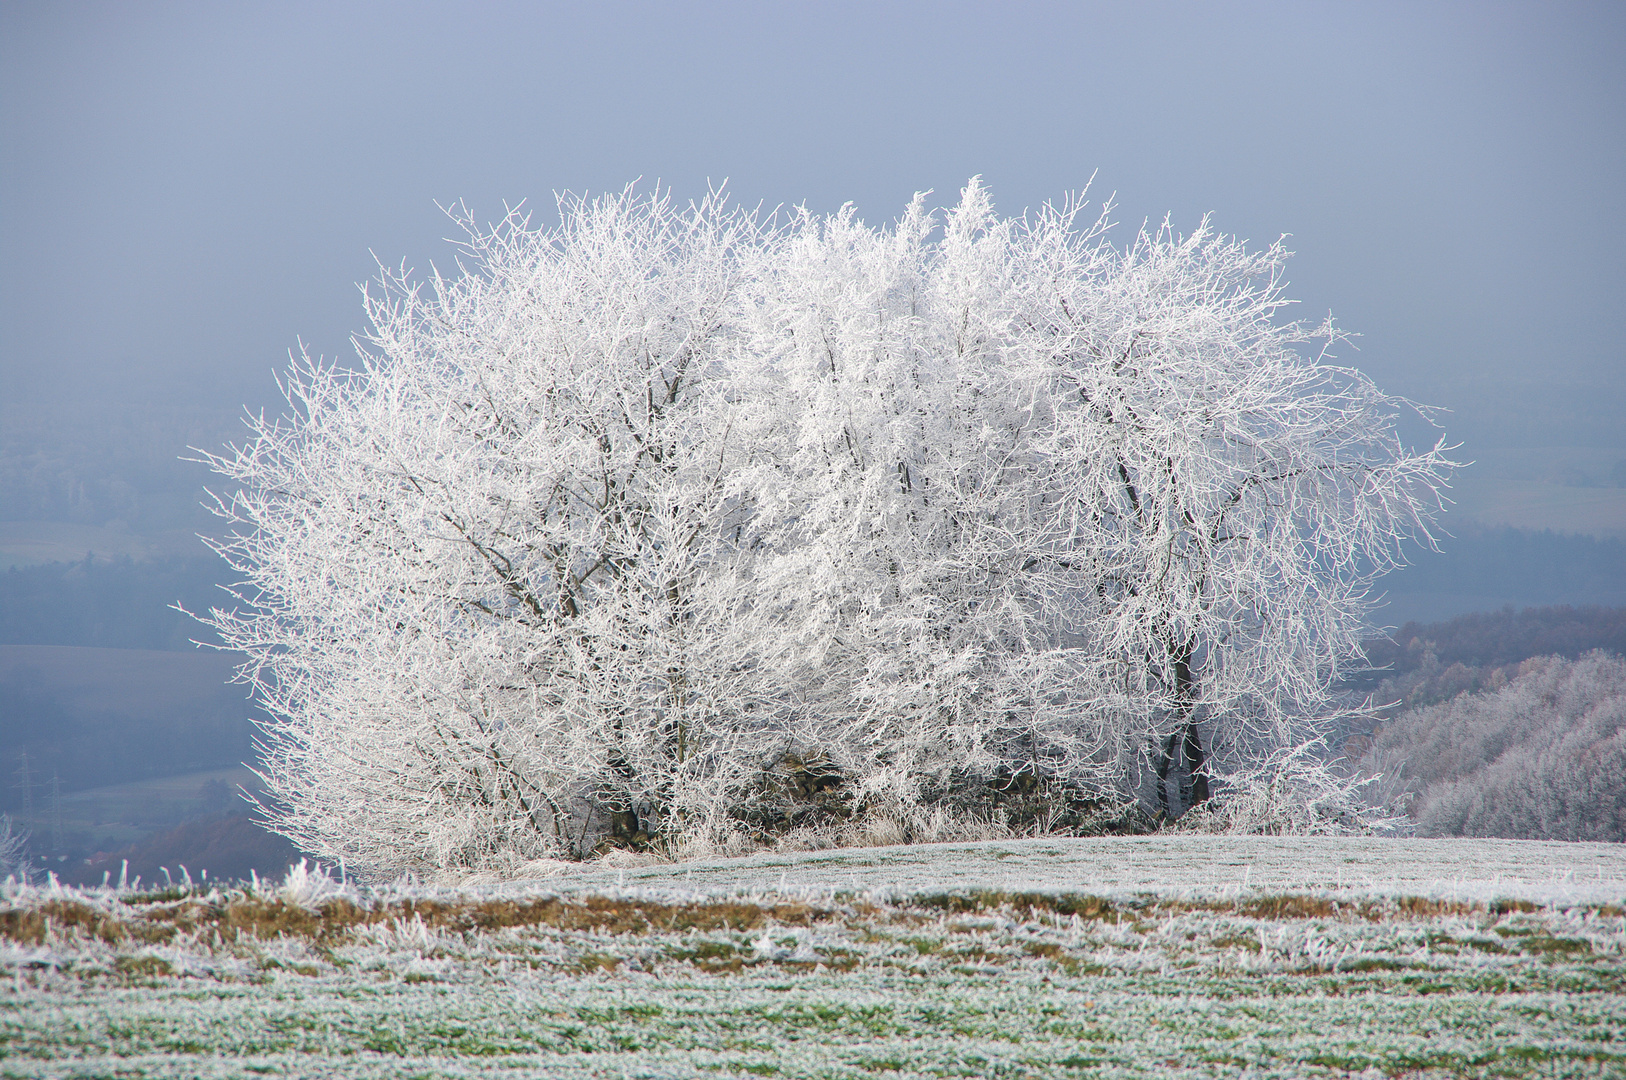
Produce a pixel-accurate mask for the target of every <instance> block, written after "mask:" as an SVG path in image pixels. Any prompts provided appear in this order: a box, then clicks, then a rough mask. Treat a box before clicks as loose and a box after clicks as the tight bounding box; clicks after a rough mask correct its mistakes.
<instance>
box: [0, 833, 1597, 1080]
mask: <svg viewBox="0 0 1626 1080" xmlns="http://www.w3.org/2000/svg"><path fill="white" fill-rule="evenodd" d="M1623 855H1626V852H1621V851H1620V850H1618V849H1613V848H1609V847H1606V846H1602V845H1567V844H1538V843H1509V842H1502V841H1488V842H1481V841H1394V840H1382V841H1373V840H1351V839H1345V838H1318V839H1313V840H1306V839H1297V838H1293V839H1279V840H1278V839H1269V838H1240V837H1154V838H1147V839H1144V840H1135V839H1129V838H1125V839H1118V840H1112V841H1078V840H1067V841H1024V842H1019V843H1010V842H1003V843H988V844H979V845H943V846H938V847H925V848H896V849H873V850H864V851H828V852H813V853H804V854H802V855H799V856H798V855H779V856H771V857H769V856H760V857H757V858H754V859H747V860H738V861H735V862H733V863H724V862H717V863H710V864H699V865H695V866H692V867H691V866H683V867H671V866H662V867H655V866H643V867H622V868H619V869H617V868H613V867H602V866H600V867H596V868H591V869H586V870H582V871H579V872H578V873H577V874H576V875H574V876H570V877H563V876H561V877H556V878H554V879H552V880H548V881H540V882H525V883H519V882H516V883H510V884H506V885H501V886H489V887H470V888H464V889H454V888H450V887H445V886H441V887H427V886H420V885H414V884H412V883H409V882H400V883H395V884H393V885H391V886H388V887H384V888H378V889H365V888H360V887H358V886H356V885H354V884H347V883H342V882H337V881H334V880H333V879H332V878H330V877H328V876H326V875H324V874H322V873H320V872H311V871H310V870H309V869H305V870H302V871H299V872H296V873H293V874H291V875H290V876H289V877H288V878H287V879H286V880H285V881H283V882H280V883H275V884H267V885H264V886H262V887H261V888H260V889H259V890H251V891H249V892H246V893H227V892H223V891H218V890H217V891H214V892H211V893H205V894H194V895H189V896H182V895H178V894H176V893H167V894H159V895H156V896H155V895H147V896H145V897H143V896H139V895H132V894H131V893H129V892H126V893H118V892H116V891H113V890H71V889H53V888H51V887H50V886H46V887H44V888H21V887H18V886H16V885H12V886H9V887H8V888H7V889H6V890H5V893H4V898H3V900H4V902H3V903H0V929H4V930H5V933H4V934H3V935H0V1076H5V1077H104V1076H119V1077H194V1076H195V1077H249V1076H265V1075H281V1076H342V1077H385V1076H388V1077H402V1076H434V1077H499V1076H508V1077H512V1076H536V1075H546V1076H550V1077H552V1076H560V1077H617V1078H619V1077H648V1078H656V1077H661V1078H665V1077H701V1076H706V1077H718V1076H723V1077H749V1076H795V1077H873V1076H900V1077H913V1076H936V1077H944V1076H950V1077H952V1076H966V1077H982V1076H1012V1077H1015V1076H1035V1077H1037V1076H1090V1077H1164V1076H1169V1077H1249V1078H1254V1077H1258V1078H1266V1077H1280V1078H1289V1077H1293V1078H1297V1077H1311V1076H1327V1077H1347V1076H1361V1077H1372V1078H1376V1077H1380V1076H1406V1077H1429V1076H1440V1077H1445V1076H1451V1077H1457V1076H1506V1077H1522V1076H1529V1075H1540V1076H1558V1077H1603V1076H1619V1075H1623V1074H1626V1038H1623V1033H1626V962H1623V961H1626V914H1623V912H1622V905H1621V901H1622V899H1623V893H1626V890H1622V888H1621V886H1620V884H1619V882H1620V881H1621V879H1622V877H1623V876H1626V875H1623V874H1622V872H1621V871H1622V856H1623ZM1092 859H1093V860H1094V862H1093V863H1092ZM1181 859H1186V860H1187V861H1188V863H1189V865H1188V866H1186V867H1185V868H1184V869H1183V870H1176V869H1173V868H1170V867H1169V866H1168V865H1167V864H1169V863H1174V862H1177V861H1179V860H1181ZM1351 860H1352V861H1351ZM1384 867H1387V868H1388V869H1387V872H1388V873H1389V874H1390V875H1391V876H1390V879H1389V881H1388V884H1387V885H1386V884H1385V883H1384V880H1383V879H1382V878H1380V877H1378V873H1379V872H1380V870H1381V869H1382V868H1384ZM1086 873H1087V874H1088V876H1086ZM1610 882H1614V883H1615V884H1613V885H1611V884H1610ZM1611 889H1612V890H1613V891H1612V892H1611V891H1610V890H1611ZM1606 895H1607V897H1608V898H1607V899H1605V898H1604V897H1605V896H1606ZM1085 896H1093V897H1096V898H1097V899H1091V900H1088V901H1086V900H1085V899H1083V898H1084V897H1085ZM742 897H743V898H745V899H741V898H742ZM1408 897H1410V898H1424V899H1421V900H1419V899H1407V898H1408ZM1541 897H1545V898H1546V899H1540V898H1541ZM505 898H506V899H505ZM548 898H552V899H551V900H550V899H548ZM519 900H524V901H525V902H528V903H533V904H539V905H542V906H540V907H536V908H534V909H526V910H533V911H544V910H545V911H547V912H552V913H553V914H551V915H547V916H546V917H543V916H535V917H526V918H516V919H515V920H513V922H512V924H511V925H488V926H486V927H485V928H480V927H479V926H475V925H473V923H472V921H471V919H470V918H461V919H460V918H459V917H458V912H460V911H474V910H475V908H476V907H477V906H478V905H481V904H484V905H486V908H485V909H481V910H487V911H498V910H501V911H515V910H520V909H519V908H517V907H515V906H514V903H517V902H518V901H519ZM509 901H513V902H514V903H509V905H508V906H507V907H504V906H503V904H504V903H507V902H509ZM659 901H664V902H667V903H671V902H672V901H682V902H683V906H677V907H661V906H660V904H659V903H658V902H659ZM549 904H552V905H553V906H551V907H550V906H548V905H549ZM233 905H240V906H242V907H243V909H244V910H249V909H252V910H254V911H259V912H261V913H265V912H270V913H272V914H276V913H287V912H294V913H296V914H297V913H298V912H305V913H307V915H309V913H312V912H315V913H319V914H316V915H310V916H309V918H307V919H306V921H305V923H303V924H299V927H303V928H302V929H301V928H298V927H296V928H295V929H290V930H284V931H283V932H278V933H271V932H269V931H266V932H263V933H260V934H249V933H246V932H245V933H233V932H232V931H231V927H232V925H234V923H233V916H232V914H231V913H232V911H233V910H234V908H233ZM459 905H462V907H460V906H459ZM639 905H643V906H642V907H640V906H639ZM708 905H710V906H709V907H708ZM589 910H591V911H595V912H598V913H599V915H600V916H602V918H601V919H600V921H599V922H598V923H595V924H592V925H588V922H583V921H581V920H580V919H578V920H577V921H576V922H572V921H571V919H569V918H563V917H560V916H559V915H558V913H559V912H560V911H566V912H574V913H576V914H577V915H580V914H582V913H584V912H588V911H589ZM75 912H78V914H77V915H76V914H74V913H75ZM640 912H642V913H643V915H642V916H639V913H640ZM53 913H54V914H53ZM86 913H89V914H93V915H96V916H97V917H101V918H104V919H105V920H111V921H108V922H104V923H102V924H95V923H94V922H93V921H89V920H88V919H87V916H86ZM346 913H348V915H347V914H346ZM362 914H365V915H366V917H365V918H363V917H362ZM40 916H49V917H50V918H52V919H53V920H54V921H52V922H50V923H49V924H46V925H44V926H43V928H41V929H39V932H38V933H35V934H33V935H32V936H31V935H30V934H29V933H28V932H25V927H26V926H28V925H34V926H36V927H38V926H39V923H38V917H40ZM629 916H639V917H629ZM645 916H649V917H645ZM30 917H34V918H35V919H36V922H35V923H33V924H30V923H28V922H27V920H28V918H30ZM347 918H348V920H349V921H346V919H347ZM76 920H77V922H76ZM120 920H122V921H120ZM590 921H591V920H589V922H590ZM113 922H118V925H120V926H125V927H128V928H130V929H129V932H123V931H121V932H118V933H115V932H112V931H111V930H109V929H108V927H109V926H111V925H113ZM235 925H239V926H241V925H246V924H244V923H243V922H242V920H241V919H239V920H237V923H236V924H235ZM267 925H270V924H267ZM287 925H288V926H290V927H293V926H295V924H294V923H288V924H287ZM98 926H99V927H100V929H98V928H97V927H98ZM142 927H147V928H148V929H149V930H150V929H151V928H152V927H160V928H163V927H168V928H171V929H168V930H165V932H164V933H162V934H159V933H155V932H145V931H143V930H142V929H141V928H142Z"/></svg>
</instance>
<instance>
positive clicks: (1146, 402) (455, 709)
mask: <svg viewBox="0 0 1626 1080" xmlns="http://www.w3.org/2000/svg"><path fill="white" fill-rule="evenodd" d="M1083 210H1084V205H1083V203H1082V202H1080V201H1078V200H1069V201H1067V202H1066V203H1064V204H1062V205H1060V206H1047V207H1045V208H1044V209H1042V210H1040V211H1038V212H1036V213H1033V214H1029V215H1027V216H1025V217H1023V218H1020V219H1008V218H1000V217H998V216H997V215H996V214H995V213H994V211H993V209H992V205H991V203H990V200H989V198H988V194H987V192H986V190H985V189H984V188H983V187H982V186H981V185H980V184H979V183H978V182H977V181H975V180H973V181H972V182H971V183H970V184H969V185H968V186H967V188H966V189H965V191H964V192H963V193H962V197H961V200H960V202H959V203H958V204H957V205H956V206H954V207H953V208H951V209H949V210H948V211H946V212H944V213H941V214H936V213H932V212H928V211H927V209H926V207H925V202H924V199H923V198H921V197H917V198H916V199H915V201H914V202H913V203H912V204H911V205H910V206H909V207H908V208H907V209H906V211H905V213H904V214H903V216H902V217H901V218H900V219H899V220H898V221H897V222H896V223H895V224H894V225H892V226H889V227H882V228H876V227H871V226H867V225H865V224H864V223H863V222H861V221H860V220H859V219H858V218H857V217H856V215H855V214H854V212H853V211H852V210H851V208H847V209H844V210H842V211H841V212H839V213H837V214H834V215H830V216H826V217H821V216H818V215H814V214H811V213H808V212H805V211H800V212H797V213H794V214H792V215H790V216H789V217H788V218H784V219H763V218H760V217H758V216H755V215H753V214H751V213H747V212H744V211H741V210H739V209H736V208H733V207H731V206H729V205H728V203H727V201H726V200H725V199H724V198H722V197H721V196H720V195H718V194H715V193H714V194H712V195H711V196H709V197H708V198H706V199H705V200H702V201H701V202H699V203H696V204H691V205H689V206H686V207H679V206H677V205H676V204H674V202H673V201H672V200H671V198H670V196H669V194H667V193H664V192H658V191H657V192H655V193H653V194H649V195H642V194H639V193H637V192H635V191H633V190H631V189H628V190H627V191H624V192H622V193H620V194H616V195H608V196H602V197H600V198H597V199H593V200H587V199H581V198H565V199H563V200H561V202H560V206H559V211H560V213H559V224H557V225H555V226H552V227H542V228H538V227H533V226H532V225H531V223H530V222H529V220H528V219H527V218H525V217H524V216H522V215H519V214H514V215H511V216H510V217H509V218H508V219H506V220H505V221H504V222H502V223H501V224H499V225H498V226H496V227H494V228H490V229H481V228H477V227H475V226H474V225H473V224H472V222H465V225H466V228H467V234H466V239H465V241H464V243H463V247H462V252H461V255H462V260H461V261H460V263H459V272H458V273H457V274H456V275H455V276H449V277H448V276H441V275H438V274H437V275H433V276H432V277H431V278H430V279H429V280H428V281H417V280H413V279H410V278H409V277H407V276H406V275H387V276H386V277H385V278H384V279H383V280H382V281H381V283H380V287H379V288H377V289H375V290H372V291H371V292H370V294H369V299H368V311H369V315H370V318H371V321H372V325H373V329H372V331H371V333H370V334H369V335H368V336H367V337H366V338H365V339H364V340H363V341H362V342H361V343H360V354H361V362H360V364H359V366H357V367H353V368H347V367H340V366H338V365H336V364H334V363H331V362H324V361H320V360H312V359H310V358H309V357H301V358H299V360H298V362H297V363H296V364H295V366H294V368H293V370H292V371H291V373H290V374H289V376H288V379H287V382H286V390H287V396H288V400H289V402H290V404H291V411H290V413H289V414H288V415H287V416H284V417H282V418H266V417H257V418H254V419H253V421H252V423H251V429H252V430H251V437H250V439H249V440H248V441H246V442H245V443H244V444H243V445H241V446H237V447H233V448H230V449H229V450H227V451H226V452H224V453H221V454H217V455H211V456H210V461H211V462H212V464H213V465H214V467H215V468H216V469H217V470H218V471H219V472H221V473H222V474H224V475H225V476H226V477H227V478H228V479H229V480H231V481H233V482H234V486H233V488H232V489H231V490H229V491H228V493H227V494H225V495H224V496H223V497H222V498H221V499H220V500H219V502H218V510H219V512H220V513H221V514H223V515H224V516H225V517H226V518H227V519H228V520H229V521H231V522H232V523H233V525H234V526H235V529H234V531H233V534H232V536H231V537H230V538H229V539H228V540H226V541H225V542H223V543H221V544H220V545H219V547H218V550H219V551H220V552H221V554H223V555H224V556H225V557H226V558H227V560H228V561H230V563H231V564H232V566H233V567H234V568H235V569H236V570H237V571H238V573H239V574H240V575H241V576H242V578H243V581H244V582H245V584H244V585H243V586H241V587H240V588H239V589H238V591H237V596H238V600H239V604H238V606H237V607H236V608H235V609H233V610H225V609H220V610H216V611H215V612H213V614H212V615H211V617H210V621H211V622H212V624H213V625H214V626H216V627H217V628H218V630H219V631H220V633H221V634H222V636H223V637H224V639H225V640H226V642H227V643H228V645H230V646H231V647H233V648H237V649H241V650H242V651H244V652H245V653H247V654H248V656H249V658H250V659H249V662H248V664H247V665H246V666H245V668H244V675H245V677H246V678H248V679H250V680H251V681H252V682H253V683H254V685H255V687H256V689H257V692H258V695H259V697H260V698H261V700H262V701H263V702H264V704H265V707H266V708H267V710H268V711H269V712H270V713H271V715H272V716H273V717H275V718H276V719H275V720H274V722H272V723H270V724H268V725H266V726H265V727H264V729H263V743H264V746H263V761H264V764H263V768H264V771H265V775H266V779H267V781H268V784H269V787H270V790H271V791H272V792H273V794H274V797H275V801H274V802H273V803H270V804H268V805H269V806H270V807H271V813H272V815H273V821H274V824H275V826H276V827H277V828H278V829H279V830H281V831H283V832H285V833H286V834H287V835H288V836H290V837H291V838H293V839H294V840H296V841H297V842H299V843H300V844H301V845H302V846H304V847H306V848H307V849H308V850H311V851H314V852H316V853H319V854H322V855H327V856H329V857H334V858H343V859H345V860H346V862H347V863H348V864H349V865H350V866H352V867H357V868H361V869H364V870H368V871H371V872H376V873H385V872H398V871H402V870H420V871H427V872H452V871H456V870H457V869H459V868H463V869H469V868H501V867H504V866H512V865H515V864H516V863H518V862H523V861H524V860H527V859H536V858H546V857H558V856H569V855H576V856H579V855H581V854H584V853H586V852H588V851H591V850H593V849H594V848H595V847H596V846H598V845H600V844H601V843H603V842H604V841H605V840H606V839H608V840H610V841H613V842H620V843H639V844H656V845H659V846H661V847H663V848H664V849H665V850H666V851H668V852H669V853H672V854H684V853H697V852H706V851H719V850H723V851H727V850H741V849H742V848H744V847H746V846H749V845H750V844H751V843H753V842H761V841H762V840H764V839H766V838H768V837H769V836H770V835H772V834H775V833H783V832H784V831H785V830H787V829H792V828H799V827H808V828H826V829H829V828H836V827H847V828H852V827H855V826H856V824H857V823H861V822H864V821H872V822H873V821H876V820H881V819H885V820H887V821H890V822H893V823H895V824H896V825H897V826H898V829H899V830H900V835H903V836H909V835H923V834H924V833H923V832H922V830H925V831H930V830H931V829H932V828H937V829H938V832H939V834H940V833H941V828H942V827H943V823H944V822H949V823H951V824H952V823H954V822H960V823H962V824H964V823H966V822H967V821H969V820H970V819H972V818H978V817H979V815H980V819H981V820H982V822H983V824H985V825H987V824H990V823H994V824H997V821H996V819H998V818H999V816H1000V815H1001V814H1002V813H1003V812H1004V811H1002V810H1001V809H1000V806H999V799H998V798H997V797H996V798H994V799H992V801H988V800H987V799H983V800H982V801H980V802H979V801H978V800H979V798H981V795H985V794H986V793H988V792H990V791H992V792H994V793H996V795H997V794H998V793H1002V792H1003V793H1009V792H1013V791H1014V792H1024V793H1031V792H1046V793H1050V794H1051V795H1058V794H1059V797H1062V798H1063V801H1066V800H1072V801H1073V802H1074V803H1077V802H1078V801H1080V800H1083V801H1088V802H1092V803H1093V804H1099V805H1106V804H1113V803H1119V804H1121V803H1123V802H1125V801H1133V800H1139V801H1141V802H1142V803H1144V804H1146V805H1147V806H1148V807H1149V808H1151V810H1152V811H1153V812H1157V813H1163V814H1169V815H1177V814H1179V813H1180V812H1181V811H1183V810H1184V809H1186V808H1187V807H1189V806H1190V805H1193V804H1195V803H1200V802H1202V801H1204V800H1205V799H1206V798H1207V797H1209V796H1210V795H1211V794H1212V795H1215V796H1216V797H1219V796H1221V795H1222V794H1223V782H1224V779H1225V778H1226V777H1227V776H1230V777H1237V776H1241V775H1243V774H1245V773H1246V772H1247V770H1248V769H1250V768H1256V767H1258V766H1259V764H1260V763H1263V762H1270V761H1276V760H1280V755H1281V753H1282V752H1283V751H1284V749H1291V748H1293V747H1296V746H1299V745H1302V744H1303V743H1304V742H1305V741H1306V740H1307V739H1312V738H1314V736H1315V734H1316V730H1317V728H1316V725H1317V724H1318V723H1319V722H1320V721H1322V720H1324V719H1325V718H1326V717H1327V716H1328V715H1330V710H1331V709H1332V704H1331V701H1332V698H1331V687H1332V682H1333V680H1334V679H1335V678H1336V676H1337V674H1338V672H1339V670H1340V666H1341V665H1343V664H1346V663H1347V662H1349V661H1350V660H1351V659H1352V658H1354V657H1355V656H1357V655H1358V647H1359V643H1360V635H1361V632H1362V630H1363V629H1364V628H1365V625H1366V623H1365V615H1366V611H1367V608H1368V604H1369V601H1370V597H1369V587H1370V583H1371V581H1372V579H1373V578H1374V577H1375V576H1376V574H1378V573H1380V572H1382V571H1383V570H1385V569H1387V568H1389V567H1391V566H1393V565H1395V564H1396V563H1397V562H1398V561H1399V560H1401V559H1402V557H1403V553H1402V550H1401V545H1402V544H1403V543H1404V542H1406V541H1408V540H1419V541H1421V542H1423V543H1430V542H1431V535H1430V529H1431V525H1432V522H1433V521H1434V519H1435V517H1436V515H1437V513H1438V512H1439V510H1440V508H1441V504H1442V500H1441V498H1440V490H1441V488H1442V487H1443V485H1444V482H1445V480H1446V478H1447V476H1448V470H1449V468H1450V462H1449V461H1448V460H1447V459H1446V457H1445V456H1444V453H1445V451H1444V449H1443V444H1436V445H1435V446H1434V447H1433V448H1431V449H1428V450H1426V451H1421V452H1414V451H1411V450H1408V449H1407V448H1406V447H1404V446H1403V445H1402V444H1401V443H1400V441H1399V439H1398V437H1397V436H1396V434H1395V418H1396V416H1397V414H1398V413H1399V412H1400V411H1401V410H1403V409H1406V408H1411V407H1413V406H1410V403H1408V402H1405V401H1403V400H1401V399H1397V398H1393V397H1390V396H1387V395H1384V394H1382V393H1381V392H1379V391H1378V390H1377V388H1376V387H1374V386H1373V385H1372V384H1371V382H1370V381H1369V380H1368V379H1366V378H1365V377H1364V376H1363V375H1361V374H1360V373H1359V372H1357V371H1355V370H1352V369H1349V368H1345V367H1339V366H1336V365H1335V364H1334V363H1332V357H1331V352H1330V349H1332V348H1333V347H1335V346H1336V345H1337V343H1338V342H1339V341H1340V340H1341V338H1342V335H1341V334H1340V332H1339V331H1338V330H1337V329H1336V328H1335V327H1333V326H1332V325H1331V323H1330V321H1329V322H1326V323H1322V324H1318V325H1313V326H1307V325H1303V324H1300V323H1297V322H1293V321H1289V320H1286V319H1285V318H1283V315H1284V308H1285V305H1286V304H1287V303H1288V301H1287V299H1286V298H1285V294H1284V286H1283V282H1282V279H1281V271H1282V267H1283V263H1284V260H1285V259H1286V257H1287V252H1285V251H1284V250H1283V249H1282V247H1281V245H1280V244H1277V245H1272V246H1271V247H1269V248H1267V249H1265V250H1264V251H1259V252H1253V251H1249V250H1248V249H1247V247H1246V246H1245V245H1244V244H1243V243H1241V242H1240V241H1238V240H1236V239H1234V238H1230V237H1225V236H1222V235H1220V234H1218V233H1216V232H1215V231H1214V230H1213V229H1212V228H1211V227H1210V225H1209V224H1208V222H1207V221H1204V222H1203V223H1202V224H1201V225H1200V226H1199V227H1198V228H1197V229H1196V230H1195V231H1193V232H1192V233H1191V234H1189V235H1179V234H1177V233H1175V232H1174V231H1173V230H1172V229H1171V228H1170V227H1169V226H1168V225H1167V224H1165V225H1164V226H1163V227H1162V228H1159V229H1142V230H1141V231H1140V232H1138V233H1137V234H1136V235H1135V236H1134V237H1133V238H1132V239H1131V240H1130V241H1129V242H1128V243H1127V244H1126V245H1124V246H1121V247H1120V246H1116V245H1114V244H1113V243H1112V242H1111V241H1110V238H1109V231H1108V218H1107V216H1106V213H1105V212H1104V211H1103V213H1102V214H1101V215H1100V216H1099V217H1096V218H1088V217H1086V216H1084V214H1083ZM979 793H981V795H979ZM934 822H935V823H936V824H935V825H933V824H932V823H934Z"/></svg>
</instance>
